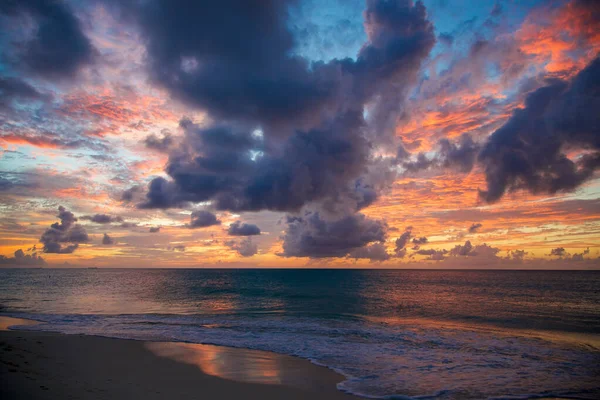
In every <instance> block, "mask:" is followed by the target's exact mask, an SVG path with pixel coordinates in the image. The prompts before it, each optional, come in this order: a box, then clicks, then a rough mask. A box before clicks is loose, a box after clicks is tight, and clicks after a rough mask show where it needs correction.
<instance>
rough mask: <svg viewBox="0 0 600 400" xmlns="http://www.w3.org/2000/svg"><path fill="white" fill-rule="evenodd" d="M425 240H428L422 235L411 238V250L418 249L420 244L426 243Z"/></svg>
mask: <svg viewBox="0 0 600 400" xmlns="http://www.w3.org/2000/svg"><path fill="white" fill-rule="evenodd" d="M427 242H428V240H427V238H426V237H425V236H422V237H419V238H413V240H412V244H413V250H419V248H420V247H421V245H423V244H427Z"/></svg>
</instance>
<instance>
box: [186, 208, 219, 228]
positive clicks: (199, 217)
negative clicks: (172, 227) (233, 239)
mask: <svg viewBox="0 0 600 400" xmlns="http://www.w3.org/2000/svg"><path fill="white" fill-rule="evenodd" d="M220 224H221V221H220V220H219V219H217V216H216V215H215V214H213V213H211V212H210V211H206V210H199V211H194V212H193V213H192V215H191V216H190V223H189V224H186V225H185V226H186V227H187V228H192V229H193V228H206V227H208V226H213V225H220Z"/></svg>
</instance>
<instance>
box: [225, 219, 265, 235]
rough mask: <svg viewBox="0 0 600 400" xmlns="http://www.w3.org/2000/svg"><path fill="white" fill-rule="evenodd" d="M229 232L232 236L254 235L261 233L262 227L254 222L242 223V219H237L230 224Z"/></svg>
mask: <svg viewBox="0 0 600 400" xmlns="http://www.w3.org/2000/svg"><path fill="white" fill-rule="evenodd" d="M227 233H228V234H230V235H231V236H253V235H260V228H259V227H258V226H256V225H254V224H247V223H242V221H235V222H234V223H233V224H231V225H229V229H227Z"/></svg>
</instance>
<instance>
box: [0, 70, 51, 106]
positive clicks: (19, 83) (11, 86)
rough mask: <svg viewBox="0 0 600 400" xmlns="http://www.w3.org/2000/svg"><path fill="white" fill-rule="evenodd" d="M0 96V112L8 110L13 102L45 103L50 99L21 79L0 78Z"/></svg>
mask: <svg viewBox="0 0 600 400" xmlns="http://www.w3.org/2000/svg"><path fill="white" fill-rule="evenodd" d="M0 95H1V98H0V110H4V109H7V108H9V106H11V103H12V101H13V100H19V101H23V100H33V101H35V100H41V101H46V100H48V99H49V98H50V96H48V95H45V94H42V93H40V92H39V91H38V90H37V89H36V88H35V87H33V86H31V85H30V84H29V83H27V82H25V81H24V80H22V79H19V78H15V77H3V76H0Z"/></svg>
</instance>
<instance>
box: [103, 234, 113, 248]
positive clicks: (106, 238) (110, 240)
mask: <svg viewBox="0 0 600 400" xmlns="http://www.w3.org/2000/svg"><path fill="white" fill-rule="evenodd" d="M102 244H104V245H111V244H115V239H114V238H112V237H110V236H109V235H108V234H106V233H105V234H104V236H103V237H102Z"/></svg>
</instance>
